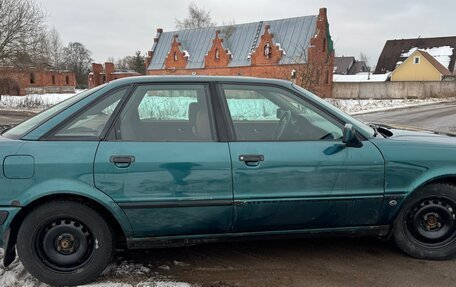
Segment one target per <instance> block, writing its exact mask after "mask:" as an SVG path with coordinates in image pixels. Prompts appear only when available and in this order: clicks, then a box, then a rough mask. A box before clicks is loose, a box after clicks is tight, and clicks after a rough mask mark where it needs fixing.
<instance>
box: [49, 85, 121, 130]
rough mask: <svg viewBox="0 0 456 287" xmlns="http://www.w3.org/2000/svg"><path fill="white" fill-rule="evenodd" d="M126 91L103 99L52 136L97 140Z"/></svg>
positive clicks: (117, 92)
mask: <svg viewBox="0 0 456 287" xmlns="http://www.w3.org/2000/svg"><path fill="white" fill-rule="evenodd" d="M127 90H128V88H127V87H125V88H122V89H120V90H117V91H115V92H113V93H112V94H110V95H108V96H106V97H104V98H103V99H102V100H101V101H99V102H98V103H96V104H94V105H93V106H92V107H90V108H89V109H87V110H86V111H85V112H83V113H82V114H80V115H79V116H77V117H75V118H74V119H72V120H71V121H70V122H68V123H67V124H65V125H64V126H63V127H62V128H60V129H59V130H58V131H57V132H56V133H55V134H54V138H62V137H70V138H75V137H76V138H99V137H100V135H101V132H102V131H103V130H104V128H105V126H106V123H107V122H108V120H109V118H110V117H111V116H112V114H113V112H114V110H115V109H116V108H117V106H118V105H119V103H120V101H121V99H122V97H123V96H124V95H125V93H126V92H127Z"/></svg>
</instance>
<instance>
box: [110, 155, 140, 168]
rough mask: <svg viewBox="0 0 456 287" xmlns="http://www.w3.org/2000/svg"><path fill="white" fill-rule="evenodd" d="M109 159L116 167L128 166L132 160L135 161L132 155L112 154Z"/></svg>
mask: <svg viewBox="0 0 456 287" xmlns="http://www.w3.org/2000/svg"><path fill="white" fill-rule="evenodd" d="M109 161H110V162H112V163H114V164H115V165H116V166H117V167H129V166H130V164H131V163H132V162H135V157H134V156H132V155H112V156H111V157H110V158H109Z"/></svg>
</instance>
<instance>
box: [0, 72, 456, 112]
mask: <svg viewBox="0 0 456 287" xmlns="http://www.w3.org/2000/svg"><path fill="white" fill-rule="evenodd" d="M334 76H335V77H336V75H334ZM339 76H340V75H339ZM355 76H358V75H355ZM371 76H375V75H371ZM74 95H75V94H43V95H38V94H32V95H27V96H22V97H20V96H2V97H1V100H0V113H1V110H2V109H4V110H33V111H40V110H43V109H45V108H48V107H50V106H52V105H54V104H57V103H59V102H60V101H63V100H65V99H68V98H69V97H72V96H74ZM326 100H327V101H328V102H329V103H331V104H333V105H334V106H336V107H338V108H339V109H341V110H343V111H344V112H346V113H348V114H358V113H366V112H375V111H382V110H389V109H395V108H405V107H410V106H417V105H426V104H433V103H439V102H450V101H456V98H454V97H453V98H428V99H385V100H374V99H370V100H369V99H368V100H350V99H348V100H347V99H326ZM193 101H195V99H194V98H191V97H176V98H174V99H170V98H165V97H150V99H149V98H148V99H147V100H146V101H143V102H142V103H141V105H140V116H141V117H147V118H163V117H165V118H166V116H167V115H172V116H173V117H178V118H182V119H187V118H188V114H187V111H188V108H187V107H188V105H189V103H190V102H193ZM228 105H229V107H230V109H231V110H232V113H233V118H235V119H237V120H241V119H250V118H255V119H259V118H262V119H274V118H275V117H276V110H277V107H276V106H275V105H274V104H272V103H271V102H270V101H267V100H265V99H251V100H250V103H249V104H248V105H245V103H241V102H240V101H239V99H229V100H228ZM181 106H182V108H180V107H181ZM152 107H158V108H152ZM178 111H182V112H178Z"/></svg>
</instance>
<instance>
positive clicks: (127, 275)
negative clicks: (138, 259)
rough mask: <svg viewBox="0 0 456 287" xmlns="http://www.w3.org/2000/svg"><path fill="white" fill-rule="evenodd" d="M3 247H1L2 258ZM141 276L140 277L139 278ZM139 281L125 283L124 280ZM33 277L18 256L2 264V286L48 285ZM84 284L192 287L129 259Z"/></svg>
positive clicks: (108, 268)
mask: <svg viewBox="0 0 456 287" xmlns="http://www.w3.org/2000/svg"><path fill="white" fill-rule="evenodd" d="M2 258H3V249H1V248H0V260H1V259H2ZM138 278H139V279H138ZM131 281H133V282H137V283H123V282H131ZM47 286H48V285H47V284H44V283H41V282H39V281H38V280H36V279H35V278H33V277H32V275H30V274H29V273H28V272H27V271H26V270H25V269H24V266H23V265H22V263H21V262H20V261H19V259H18V258H16V260H15V261H14V262H13V263H12V264H11V265H10V266H9V267H8V268H4V267H3V264H0V287H47ZM84 286H86V287H87V286H92V287H191V285H190V284H188V283H184V282H174V281H171V280H168V279H167V278H163V276H159V275H157V272H154V271H153V270H152V269H151V268H149V267H146V266H144V265H141V264H135V263H130V262H127V261H120V262H115V263H112V264H111V265H109V266H108V267H107V268H106V270H105V271H104V272H103V273H102V275H101V276H100V278H99V279H98V280H97V282H95V283H93V284H89V285H84Z"/></svg>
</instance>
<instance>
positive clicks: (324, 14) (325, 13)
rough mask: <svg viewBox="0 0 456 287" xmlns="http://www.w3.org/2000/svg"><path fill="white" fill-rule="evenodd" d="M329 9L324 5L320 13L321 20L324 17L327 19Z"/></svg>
mask: <svg viewBox="0 0 456 287" xmlns="http://www.w3.org/2000/svg"><path fill="white" fill-rule="evenodd" d="M327 15H328V14H327V9H326V8H325V7H322V8H320V11H319V13H318V19H319V20H322V19H325V20H326V19H327Z"/></svg>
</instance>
